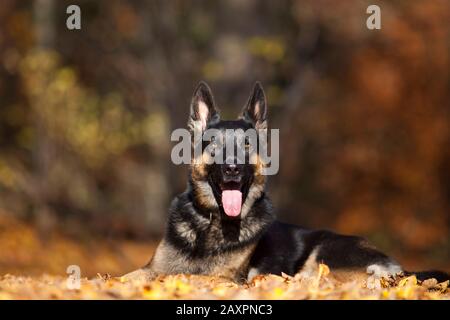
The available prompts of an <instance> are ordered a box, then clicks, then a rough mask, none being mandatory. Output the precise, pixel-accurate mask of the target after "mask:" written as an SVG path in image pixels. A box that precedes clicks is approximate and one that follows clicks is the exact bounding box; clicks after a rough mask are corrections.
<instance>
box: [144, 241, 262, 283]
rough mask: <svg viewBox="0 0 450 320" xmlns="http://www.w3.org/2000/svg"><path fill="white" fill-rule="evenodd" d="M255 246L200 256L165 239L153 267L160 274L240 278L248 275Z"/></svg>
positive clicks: (157, 251)
mask: <svg viewBox="0 0 450 320" xmlns="http://www.w3.org/2000/svg"><path fill="white" fill-rule="evenodd" d="M254 248H255V245H253V244H252V245H248V246H245V247H243V248H239V249H236V250H232V251H229V252H226V253H222V254H215V255H210V256H205V257H202V258H198V257H192V256H190V255H189V254H186V253H183V252H181V251H180V250H178V249H176V248H174V247H173V246H171V245H170V244H168V243H167V242H166V241H164V240H163V241H162V242H161V243H160V245H159V246H158V248H157V250H156V252H155V255H154V256H153V259H152V262H151V268H152V270H153V271H155V272H156V273H158V274H178V273H185V274H200V275H211V276H219V277H225V278H230V279H233V280H240V279H241V278H245V277H246V273H247V269H248V264H249V261H250V257H251V254H252V253H253V250H254Z"/></svg>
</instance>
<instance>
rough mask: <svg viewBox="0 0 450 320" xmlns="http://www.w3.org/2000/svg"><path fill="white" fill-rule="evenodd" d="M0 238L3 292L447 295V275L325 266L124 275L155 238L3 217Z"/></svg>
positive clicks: (63, 295) (14, 295)
mask: <svg viewBox="0 0 450 320" xmlns="http://www.w3.org/2000/svg"><path fill="white" fill-rule="evenodd" d="M0 217H1V216H0ZM0 243H1V244H2V252H1V254H0V299H450V292H449V289H448V286H449V283H448V281H447V282H444V283H437V282H436V281H435V280H433V279H431V280H427V281H424V282H419V281H417V279H416V278H415V277H414V276H412V277H401V276H399V277H397V278H395V279H393V278H392V279H385V280H383V281H382V282H381V287H380V288H378V289H367V288H365V286H364V283H357V282H348V283H341V282H338V281H337V280H335V279H334V278H333V276H332V273H330V272H329V269H328V267H327V266H326V265H320V266H319V268H318V269H317V270H316V272H315V274H311V276H310V277H306V278H305V277H300V276H299V275H297V276H295V277H290V276H287V275H282V276H275V275H267V276H258V277H256V278H254V279H253V281H251V282H250V283H247V284H244V285H238V284H235V283H233V282H230V281H227V280H224V279H220V278H214V277H205V276H189V275H176V276H167V277H160V278H158V279H156V280H155V281H153V282H151V283H142V282H132V281H124V280H123V279H122V278H120V277H116V276H119V275H121V274H124V273H125V272H128V271H131V270H130V269H132V268H137V267H138V266H141V265H142V264H144V263H145V262H146V259H148V257H149V256H150V254H151V252H152V251H153V249H154V245H153V244H143V243H136V242H131V241H121V242H105V241H103V242H100V241H96V240H92V241H87V240H86V241H84V242H82V243H80V242H79V241H75V240H73V239H71V238H68V237H64V236H62V235H61V234H51V233H50V234H47V235H46V237H44V238H43V237H42V235H39V234H38V232H36V230H35V229H34V228H33V227H31V226H30V225H27V224H24V223H22V222H19V221H17V220H12V219H9V218H8V219H7V218H5V217H1V219H0ZM70 264H77V265H79V266H80V268H81V272H82V275H81V276H82V280H81V287H80V289H76V290H73V289H69V288H68V287H67V275H66V274H65V271H66V268H67V267H68V266H69V265H70Z"/></svg>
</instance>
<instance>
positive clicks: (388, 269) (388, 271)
mask: <svg viewBox="0 0 450 320" xmlns="http://www.w3.org/2000/svg"><path fill="white" fill-rule="evenodd" d="M366 272H367V274H370V276H369V277H368V278H367V281H366V287H367V288H368V289H380V288H381V279H383V278H389V277H390V276H395V275H396V274H398V273H400V272H402V268H401V267H400V266H399V265H397V264H392V263H390V264H387V265H382V264H371V265H370V266H368V267H367V269H366Z"/></svg>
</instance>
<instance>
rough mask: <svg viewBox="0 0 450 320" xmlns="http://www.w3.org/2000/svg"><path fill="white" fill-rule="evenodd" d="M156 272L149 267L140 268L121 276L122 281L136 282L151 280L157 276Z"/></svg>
mask: <svg viewBox="0 0 450 320" xmlns="http://www.w3.org/2000/svg"><path fill="white" fill-rule="evenodd" d="M156 276H157V275H156V274H155V273H154V272H153V271H151V270H148V269H138V270H136V271H133V272H130V273H127V274H125V275H123V276H121V277H120V281H122V282H128V281H136V282H150V281H152V280H154V279H155V278H156Z"/></svg>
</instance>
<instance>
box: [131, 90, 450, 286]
mask: <svg viewBox="0 0 450 320" xmlns="http://www.w3.org/2000/svg"><path fill="white" fill-rule="evenodd" d="M188 126H189V128H190V130H191V132H195V131H196V130H197V131H198V132H202V131H204V130H205V129H207V128H217V129H220V130H224V129H237V128H241V129H244V130H246V129H248V128H256V129H266V128H267V108H266V98H265V94H264V91H263V89H262V87H261V85H260V84H259V83H256V85H255V87H254V88H253V91H252V93H251V95H250V98H249V100H248V102H247V104H246V106H245V107H244V110H243V112H242V114H241V116H240V117H239V119H238V120H234V121H223V120H220V116H219V113H218V110H217V108H216V106H215V104H214V99H213V96H212V93H211V90H210V89H209V87H208V86H207V85H206V84H205V83H203V82H202V83H200V84H199V86H198V87H197V89H196V90H195V92H194V95H193V98H192V102H191V113H190V117H189V122H188ZM202 156H204V155H202ZM221 166H222V167H221ZM261 168H262V164H261V161H258V162H257V164H245V165H242V167H240V169H239V183H237V184H235V185H232V188H239V189H240V190H241V191H242V195H243V201H242V204H243V205H242V210H241V214H240V215H239V217H237V218H230V217H229V216H227V215H225V214H224V211H223V208H222V206H221V205H220V203H221V202H220V190H221V188H223V186H224V185H226V183H224V182H223V181H225V180H226V178H227V177H225V176H224V175H225V174H224V173H223V172H224V171H223V165H219V164H211V165H207V164H204V163H201V164H195V165H191V169H190V173H189V181H188V186H187V189H186V191H185V192H183V193H182V194H180V195H178V196H177V197H175V199H174V200H173V202H172V204H171V206H170V211H169V220H168V224H167V229H166V232H165V236H164V238H163V240H162V241H161V243H160V244H159V246H158V247H157V249H156V252H155V254H154V256H153V258H152V259H151V261H150V262H149V264H148V265H147V266H145V267H143V268H142V269H139V270H137V271H135V272H132V273H130V274H128V275H126V277H127V278H144V279H152V278H154V277H155V276H157V275H164V274H178V273H188V274H201V275H215V276H221V277H226V278H230V279H233V280H234V281H237V282H242V281H245V280H247V279H250V278H252V277H253V276H255V275H258V274H267V273H272V274H281V273H282V272H283V273H286V274H290V275H294V274H296V273H298V272H300V273H303V274H310V273H311V272H314V271H315V270H316V268H317V264H318V263H325V264H327V265H328V266H329V267H330V269H331V270H332V272H333V273H334V274H335V275H336V276H337V277H340V276H341V277H342V278H343V279H344V278H345V279H346V280H347V279H348V278H349V277H350V278H352V277H359V278H361V276H363V277H365V278H366V279H368V282H367V284H368V286H370V285H371V283H370V281H373V280H376V279H378V278H380V277H382V276H387V275H392V274H396V273H399V272H403V270H402V268H401V267H400V265H399V264H398V263H397V262H396V261H395V260H393V259H392V258H390V257H388V256H386V255H385V254H383V253H381V252H380V251H378V250H377V249H376V248H374V247H373V246H371V245H369V244H368V243H367V242H366V241H365V240H364V239H362V238H359V237H355V236H344V235H338V234H335V233H333V232H330V231H323V230H319V231H311V230H307V229H303V228H300V227H298V226H294V225H289V224H285V223H281V222H279V221H276V220H275V217H274V214H273V209H272V204H271V202H270V200H269V198H268V197H267V195H266V193H265V182H266V176H264V175H262V172H261ZM418 275H419V276H420V275H422V276H423V277H430V276H433V277H436V278H438V279H439V280H444V279H448V275H447V274H445V273H442V272H441V273H440V272H431V273H423V274H420V273H418Z"/></svg>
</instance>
